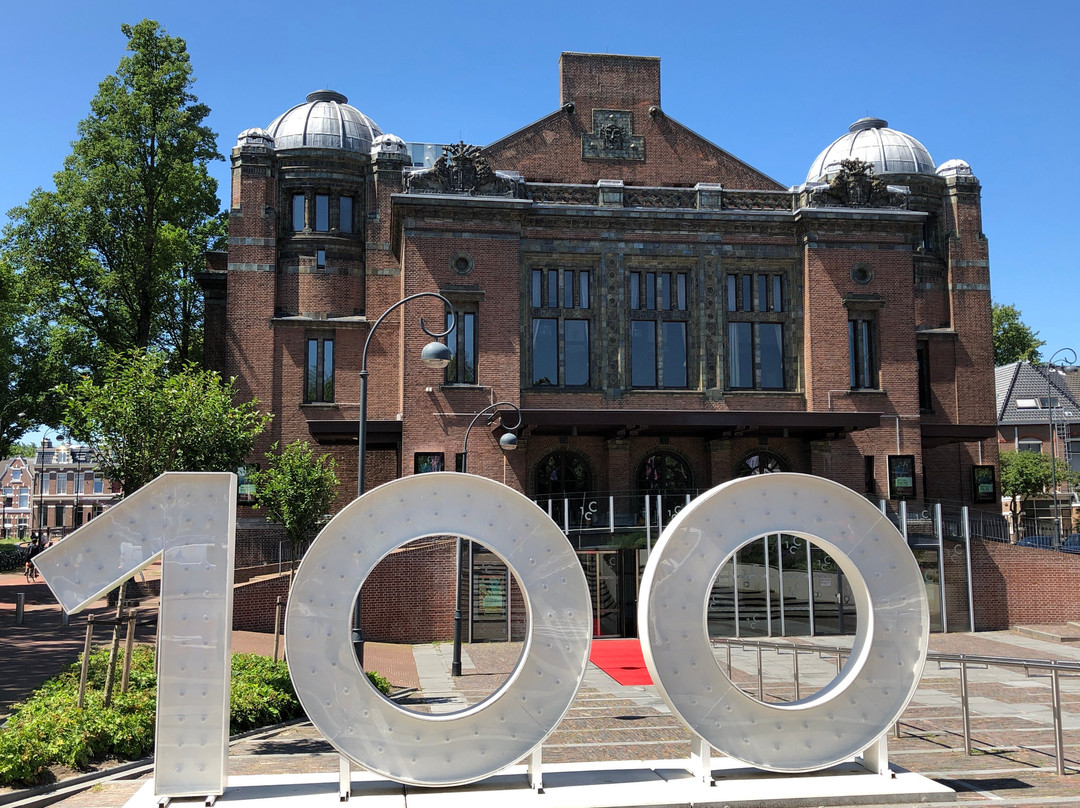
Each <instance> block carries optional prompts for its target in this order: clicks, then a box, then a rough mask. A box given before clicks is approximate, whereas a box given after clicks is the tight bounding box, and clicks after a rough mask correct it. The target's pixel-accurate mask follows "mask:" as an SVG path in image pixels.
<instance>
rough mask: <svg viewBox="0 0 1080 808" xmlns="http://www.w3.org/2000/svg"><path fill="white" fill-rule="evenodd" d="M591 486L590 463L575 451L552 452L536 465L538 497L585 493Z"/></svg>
mask: <svg viewBox="0 0 1080 808" xmlns="http://www.w3.org/2000/svg"><path fill="white" fill-rule="evenodd" d="M591 488H592V474H591V473H590V471H589V464H588V463H587V462H586V461H585V460H583V459H582V458H581V457H579V456H578V455H576V454H574V453H573V452H567V451H558V452H552V453H551V454H549V455H548V456H547V457H545V458H544V459H543V460H541V461H540V465H538V466H537V467H536V489H535V490H536V496H537V498H546V497H563V496H566V495H568V494H583V493H585V492H586V491H589V490H590V489H591Z"/></svg>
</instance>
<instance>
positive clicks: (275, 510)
mask: <svg viewBox="0 0 1080 808" xmlns="http://www.w3.org/2000/svg"><path fill="white" fill-rule="evenodd" d="M266 459H267V461H268V464H269V465H268V468H267V469H266V470H265V471H257V472H255V474H254V475H252V477H253V480H254V482H255V498H256V501H257V502H258V507H260V508H266V510H267V516H266V518H267V520H268V521H270V522H277V523H279V524H281V525H283V526H284V527H285V536H286V538H287V539H288V540H289V543H290V544H292V546H293V549H294V550H296V549H297V548H299V546H300V545H301V544H303V543H304V542H305V541H307V540H308V539H310V538H312V537H313V536H314V535H315V533H316V531H317V530H318V529H319V527H320V526H321V525H322V521H323V517H324V516H325V514H326V513H327V512H328V511H329V510H330V504H331V503H332V502H333V501H334V496H335V494H336V493H337V487H338V478H337V475H336V474H335V473H334V467H335V464H334V458H332V457H330V455H322V456H320V457H316V456H315V455H314V453H313V452H312V451H311V446H310V445H309V444H307V443H305V442H304V441H300V440H297V441H293V442H292V443H290V444H289V445H288V446H286V447H285V448H284V450H282V451H281V452H278V445H277V444H276V443H275V444H274V445H273V446H272V447H271V449H270V451H269V452H268V453H267V455H266ZM294 558H295V553H294Z"/></svg>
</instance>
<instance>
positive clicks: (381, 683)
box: [366, 671, 394, 696]
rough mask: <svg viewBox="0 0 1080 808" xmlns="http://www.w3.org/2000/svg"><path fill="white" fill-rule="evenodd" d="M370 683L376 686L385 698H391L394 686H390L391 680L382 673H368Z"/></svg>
mask: <svg viewBox="0 0 1080 808" xmlns="http://www.w3.org/2000/svg"><path fill="white" fill-rule="evenodd" d="M366 673H367V678H368V681H370V682H371V683H372V684H373V685H375V689H376V690H378V691H379V692H380V693H382V694H383V695H384V696H389V695H390V691H391V690H393V689H394V688H393V686H392V685H391V684H390V680H389V679H387V678H386V677H385V676H383V675H382V674H381V673H376V672H375V671H366Z"/></svg>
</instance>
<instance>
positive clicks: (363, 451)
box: [356, 292, 454, 497]
mask: <svg viewBox="0 0 1080 808" xmlns="http://www.w3.org/2000/svg"><path fill="white" fill-rule="evenodd" d="M420 297H436V298H438V299H439V300H441V301H442V302H443V304H444V305H445V306H446V308H447V309H448V310H449V312H450V317H449V318H448V319H449V320H450V324H449V325H448V326H447V327H446V330H445V331H436V332H433V331H431V330H430V329H429V328H428V327H427V325H426V324H425V323H424V318H423V317H421V318H420V328H422V329H423V331H424V333H425V334H427V335H428V336H429V337H431V338H432V339H435V340H437V339H438V338H439V337H445V336H446V335H447V334H449V333H450V332H451V331H453V330H454V305H453V304H452V303H451V302H450V301H449V300H447V299H446V298H445V297H443V296H442V295H440V294H439V293H438V292H417V293H416V294H415V295H409V296H408V297H403V298H402V299H401V300H399V301H398V302H397V303H395V304H394V305H393V306H391V307H390V308H388V309H387V310H386V311H384V312H383V313H382V316H381V317H379V319H378V320H376V321H375V324H374V325H373V326H372V327H371V330H370V331H368V335H367V339H366V340H364V353H363V356H362V358H361V362H360V428H359V435H358V442H359V444H360V457H359V460H358V469H357V473H356V495H357V496H358V497H359V496H363V494H364V483H365V479H366V475H365V468H364V467H365V465H366V460H367V457H366V455H367V379H368V369H367V356H368V348H370V347H371V338H372V337H373V336H374V335H375V330H376V329H377V328H378V327H379V324H380V323H382V321H383V320H385V319H386V316H387V315H388V314H389V313H390V312H392V311H393V310H394V309H396V308H398V307H399V306H404V305H405V304H406V303H408V302H409V301H410V300H416V299H417V298H420Z"/></svg>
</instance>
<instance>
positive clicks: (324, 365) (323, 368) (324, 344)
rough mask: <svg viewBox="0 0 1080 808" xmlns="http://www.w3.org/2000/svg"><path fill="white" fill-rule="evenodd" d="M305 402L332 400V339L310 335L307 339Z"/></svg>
mask: <svg viewBox="0 0 1080 808" xmlns="http://www.w3.org/2000/svg"><path fill="white" fill-rule="evenodd" d="M304 375H305V377H306V378H305V380H304V401H305V403H309V404H310V403H317V402H331V401H333V400H334V340H333V339H331V338H327V337H312V338H310V339H308V341H307V365H306V368H305V373H304Z"/></svg>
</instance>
